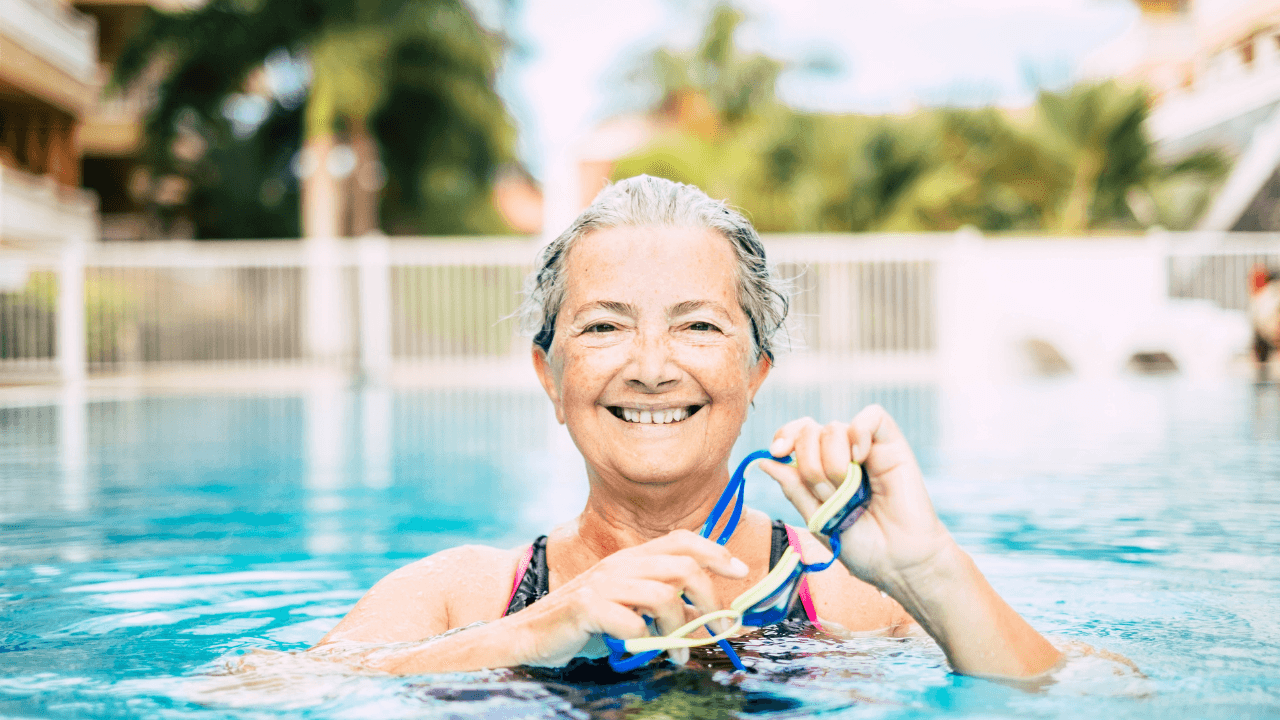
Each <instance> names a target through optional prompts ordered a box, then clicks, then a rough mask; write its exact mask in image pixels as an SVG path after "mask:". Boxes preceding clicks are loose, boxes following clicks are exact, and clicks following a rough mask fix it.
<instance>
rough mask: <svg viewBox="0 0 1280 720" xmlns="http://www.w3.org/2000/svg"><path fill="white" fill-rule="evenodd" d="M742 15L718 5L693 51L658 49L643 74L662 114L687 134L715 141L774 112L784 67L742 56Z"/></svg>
mask: <svg viewBox="0 0 1280 720" xmlns="http://www.w3.org/2000/svg"><path fill="white" fill-rule="evenodd" d="M743 20H744V16H743V14H742V12H741V11H739V10H738V9H737V8H735V7H733V6H732V5H729V4H724V3H722V4H719V5H716V6H715V8H714V9H713V10H712V12H711V18H710V20H709V21H708V23H707V27H706V29H705V30H703V34H702V39H701V41H700V42H699V43H698V46H697V47H696V48H694V50H693V51H692V52H681V51H675V50H670V49H667V48H659V49H658V50H656V51H654V52H653V53H652V54H651V55H650V56H649V57H648V59H647V62H646V63H645V65H644V67H643V68H642V70H641V71H640V73H641V74H642V75H643V76H645V77H646V78H647V79H648V80H650V81H651V82H653V83H654V84H656V85H657V90H658V107H659V110H660V112H661V113H663V114H664V115H666V116H667V117H668V118H670V119H672V120H674V121H675V122H676V123H677V124H678V125H681V126H682V127H684V128H685V129H688V130H692V131H696V132H699V133H701V134H703V135H707V136H714V135H717V134H719V133H720V132H721V131H722V130H723V129H724V128H726V127H732V126H734V125H737V124H738V123H741V122H742V121H743V120H745V119H747V118H749V117H751V116H752V115H753V114H756V113H759V112H761V111H763V110H765V109H768V108H769V107H771V106H772V105H773V104H774V103H775V102H776V99H775V97H774V86H775V85H776V84H777V79H778V75H779V74H780V73H781V72H782V70H783V63H781V62H780V61H778V60H775V59H773V58H771V57H768V56H767V55H763V54H761V53H744V52H742V50H741V49H739V48H738V46H737V45H736V44H735V43H734V34H735V33H736V32H737V29H738V27H739V26H740V25H741V24H742V22H743Z"/></svg>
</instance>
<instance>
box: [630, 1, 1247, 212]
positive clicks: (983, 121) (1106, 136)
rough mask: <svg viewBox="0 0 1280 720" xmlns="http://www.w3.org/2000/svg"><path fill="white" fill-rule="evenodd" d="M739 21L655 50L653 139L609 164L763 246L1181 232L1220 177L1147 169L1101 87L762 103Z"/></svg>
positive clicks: (760, 61)
mask: <svg viewBox="0 0 1280 720" xmlns="http://www.w3.org/2000/svg"><path fill="white" fill-rule="evenodd" d="M742 22H743V15H742V13H740V12H739V11H738V10H736V9H734V8H733V6H731V5H728V4H720V5H717V6H716V7H715V8H714V10H713V11H712V14H711V16H710V19H709V20H708V22H707V26H706V29H705V30H704V32H703V35H702V40H701V42H700V43H699V45H698V46H697V48H696V49H694V50H693V51H691V52H680V51H674V50H669V49H660V50H657V51H655V52H654V53H652V54H651V55H650V56H649V59H648V63H647V64H646V65H645V66H644V70H643V72H642V75H643V77H642V78H641V79H642V80H645V79H647V81H648V82H649V83H651V84H652V85H653V86H654V87H655V88H656V90H657V94H656V100H655V103H654V105H653V106H652V107H651V108H649V112H650V114H651V115H653V116H654V117H656V118H657V119H659V120H660V121H663V122H661V123H660V124H661V125H663V126H664V127H665V130H664V131H663V132H661V133H659V134H658V136H657V137H655V138H654V139H653V141H652V142H651V143H650V144H649V145H648V146H647V147H645V148H643V149H642V150H640V151H639V152H637V153H634V154H632V155H630V156H628V157H624V158H621V159H619V160H618V161H617V162H616V163H615V164H614V167H613V171H612V176H613V177H614V179H618V178H622V177H628V176H631V175H635V174H638V173H648V174H651V175H659V176H663V177H668V178H671V179H673V180H679V181H682V182H689V183H693V184H695V185H698V186H700V187H702V188H704V189H706V190H707V191H708V192H709V193H711V194H712V195H716V196H719V197H729V198H732V200H733V202H734V203H736V204H738V205H741V206H743V207H746V208H749V209H750V210H751V213H752V218H753V220H754V221H755V223H756V225H757V227H759V228H760V229H761V230H767V231H775V232H777V231H781V232H787V231H792V232H805V231H845V232H865V231H899V232H918V231H933V230H955V229H957V228H960V227H963V226H965V225H972V226H974V227H977V228H979V229H981V230H983V231H986V232H1028V231H1031V232H1053V233H1066V234H1079V233H1084V232H1087V231H1090V230H1094V229H1099V228H1114V229H1137V228H1140V227H1149V226H1151V225H1155V224H1160V225H1163V226H1165V227H1168V228H1170V229H1182V228H1187V227H1190V226H1191V225H1192V224H1193V223H1194V222H1195V219H1196V217H1197V216H1198V215H1199V213H1200V212H1202V211H1203V209H1204V208H1205V207H1206V206H1207V203H1208V202H1209V200H1210V199H1211V196H1212V192H1213V190H1214V188H1215V187H1216V185H1217V183H1218V182H1219V181H1220V180H1221V179H1222V177H1223V175H1224V174H1225V171H1226V163H1225V161H1224V160H1223V159H1222V157H1221V156H1219V155H1217V154H1216V153H1214V152H1204V153H1200V154H1198V155H1195V156H1193V157H1190V158H1186V159H1184V160H1181V161H1179V162H1174V163H1170V162H1163V161H1161V160H1159V159H1157V157H1156V155H1155V152H1154V149H1153V146H1152V144H1151V142H1150V140H1149V139H1148V138H1147V136H1146V134H1145V131H1144V124H1145V122H1146V118H1147V112H1148V104H1149V100H1148V97H1147V95H1146V93H1145V92H1143V91H1142V90H1139V89H1125V88H1122V87H1120V86H1118V85H1117V84H1115V83H1113V82H1103V83H1096V84H1081V85H1077V86H1075V87H1073V88H1070V89H1068V90H1066V91H1064V92H1060V93H1051V92H1043V93H1041V94H1040V96H1039V98H1038V100H1037V103H1036V105H1035V107H1034V108H1033V111H1032V112H1029V113H1011V112H1009V111H1004V110H998V109H995V108H981V109H937V110H924V111H920V112H917V113H914V114H912V115H907V116H882V117H870V116H862V115H833V114H822V113H805V112H800V111H797V110H795V109H792V108H790V107H787V106H786V105H785V104H783V103H781V102H779V101H778V99H777V94H776V84H777V80H778V77H779V75H780V74H781V72H782V70H783V69H784V68H785V67H786V65H785V63H783V62H782V61H779V60H776V59H773V58H769V57H767V56H763V55H759V54H746V53H743V52H742V51H740V50H739V49H738V48H737V47H736V45H735V42H734V36H735V33H736V31H737V30H738V28H739V26H740V24H741V23H742Z"/></svg>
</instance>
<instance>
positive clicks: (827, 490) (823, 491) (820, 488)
mask: <svg viewBox="0 0 1280 720" xmlns="http://www.w3.org/2000/svg"><path fill="white" fill-rule="evenodd" d="M813 494H814V495H817V496H818V499H819V500H821V501H822V502H826V501H827V498H829V497H831V496H832V495H835V494H836V487H835V486H834V485H832V484H831V483H829V482H820V483H818V484H817V485H814V486H813Z"/></svg>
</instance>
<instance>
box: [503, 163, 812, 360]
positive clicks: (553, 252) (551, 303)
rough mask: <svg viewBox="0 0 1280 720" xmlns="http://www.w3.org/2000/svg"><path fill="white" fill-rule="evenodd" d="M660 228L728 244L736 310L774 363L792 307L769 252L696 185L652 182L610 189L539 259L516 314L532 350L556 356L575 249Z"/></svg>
mask: <svg viewBox="0 0 1280 720" xmlns="http://www.w3.org/2000/svg"><path fill="white" fill-rule="evenodd" d="M654 225H657V226H662V225H665V226H670V227H692V228H707V229H710V230H714V231H716V232H718V233H720V234H721V235H723V236H724V237H725V239H726V240H728V241H729V243H730V245H732V246H733V252H734V256H735V257H736V259H737V261H738V263H737V265H738V267H737V275H738V303H739V304H740V305H741V306H742V311H743V312H744V313H746V315H747V318H748V319H749V320H750V321H751V341H752V348H753V350H754V351H755V357H756V358H757V359H758V358H759V357H760V356H761V355H764V356H766V357H768V358H769V359H770V360H773V356H774V339H775V337H776V336H777V335H778V333H779V331H782V330H783V324H784V323H785V321H786V318H787V310H788V309H789V307H790V305H791V301H790V298H789V296H788V293H787V287H786V284H785V283H784V282H783V281H782V280H781V279H779V278H778V277H777V276H776V275H775V274H774V272H773V268H772V266H771V265H770V264H769V263H768V261H766V260H765V255H764V245H763V244H762V243H761V242H760V235H759V234H758V233H757V232H756V229H755V228H754V227H752V225H751V221H750V220H747V218H746V217H744V216H743V215H742V213H740V212H738V211H736V210H734V209H733V208H730V207H729V206H728V205H727V204H725V203H724V202H723V201H720V200H712V199H711V198H710V197H708V196H707V194H706V193H704V192H702V190H700V189H698V188H696V187H694V186H693V185H685V184H683V183H677V182H672V181H670V180H664V179H662V178H656V177H651V176H649V175H637V176H636V177H632V178H627V179H626V180H622V181H619V182H617V183H613V184H611V185H608V186H606V187H605V188H604V189H603V190H601V191H600V194H599V195H596V197H595V200H593V201H592V202H591V205H590V206H589V207H588V208H587V209H586V210H583V211H582V214H581V215H579V216H578V219H576V220H574V221H573V224H571V225H570V226H569V229H568V230H565V231H564V232H563V233H561V234H560V236H559V237H557V238H556V239H555V240H552V241H551V243H550V244H548V245H547V246H546V247H545V248H543V249H542V252H540V253H539V254H538V262H537V267H536V268H535V269H534V271H533V272H532V273H530V274H529V277H528V278H527V279H526V280H525V298H524V302H523V303H522V304H521V306H520V309H519V310H518V311H517V314H518V315H519V317H520V320H521V326H522V328H523V329H524V330H525V332H527V333H529V334H530V335H532V336H533V342H534V344H535V345H537V346H538V347H540V348H542V349H543V350H544V351H548V352H549V351H550V349H551V341H552V340H553V339H554V337H555V327H556V317H557V315H558V314H559V312H560V305H561V303H563V302H564V295H565V281H564V276H563V272H562V271H563V270H564V264H565V259H566V258H567V257H568V254H569V250H570V249H571V248H572V247H573V243H574V242H576V241H577V240H578V239H580V238H582V237H585V236H586V235H589V234H590V233H592V232H594V231H596V230H603V229H605V228H615V227H645V226H654Z"/></svg>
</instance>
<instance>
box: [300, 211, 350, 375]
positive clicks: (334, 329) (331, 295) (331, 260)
mask: <svg viewBox="0 0 1280 720" xmlns="http://www.w3.org/2000/svg"><path fill="white" fill-rule="evenodd" d="M304 242H305V243H306V257H307V298H306V302H307V304H306V315H305V318H306V325H305V328H306V350H307V355H308V357H309V358H310V359H311V360H313V361H314V360H319V361H322V362H328V361H333V360H336V359H338V357H339V356H340V355H341V354H342V350H343V342H342V339H343V331H344V330H345V325H346V323H345V322H344V320H345V319H346V315H345V313H344V310H345V309H346V308H344V306H343V302H342V295H343V293H342V266H341V265H340V264H339V262H338V260H339V258H338V254H339V252H340V250H341V247H340V246H339V244H338V239H337V238H335V237H332V236H316V237H309V238H307V239H306V240H305V241H304Z"/></svg>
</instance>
